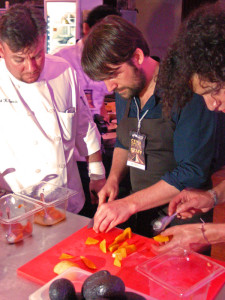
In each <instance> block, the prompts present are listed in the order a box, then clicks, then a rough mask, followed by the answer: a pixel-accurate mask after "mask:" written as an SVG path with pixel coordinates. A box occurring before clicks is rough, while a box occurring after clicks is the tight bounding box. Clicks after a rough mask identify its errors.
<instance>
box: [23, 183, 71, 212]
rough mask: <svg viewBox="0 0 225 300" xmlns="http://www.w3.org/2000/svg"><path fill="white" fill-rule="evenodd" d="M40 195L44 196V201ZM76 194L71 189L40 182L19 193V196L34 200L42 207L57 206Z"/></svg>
mask: <svg viewBox="0 0 225 300" xmlns="http://www.w3.org/2000/svg"><path fill="white" fill-rule="evenodd" d="M41 194H43V195H44V201H42V199H41ZM76 194H77V192H76V191H74V190H72V189H69V188H65V187H59V186H57V185H55V184H52V183H49V182H47V181H40V182H39V183H38V184H35V185H32V186H30V187H28V188H25V189H23V190H22V191H21V192H20V195H22V196H24V197H26V198H29V199H31V200H35V202H38V203H39V204H40V205H42V206H43V205H44V206H53V205H54V206H57V205H59V204H60V203H63V202H65V201H66V200H67V199H69V198H70V197H71V196H74V195H76Z"/></svg>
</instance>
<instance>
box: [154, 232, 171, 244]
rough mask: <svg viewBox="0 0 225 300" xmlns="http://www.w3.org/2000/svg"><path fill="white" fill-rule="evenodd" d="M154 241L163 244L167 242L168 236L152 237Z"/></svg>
mask: <svg viewBox="0 0 225 300" xmlns="http://www.w3.org/2000/svg"><path fill="white" fill-rule="evenodd" d="M153 239H154V241H156V242H159V243H163V242H168V241H169V240H170V239H169V237H168V236H163V235H160V234H159V235H156V236H154V237H153Z"/></svg>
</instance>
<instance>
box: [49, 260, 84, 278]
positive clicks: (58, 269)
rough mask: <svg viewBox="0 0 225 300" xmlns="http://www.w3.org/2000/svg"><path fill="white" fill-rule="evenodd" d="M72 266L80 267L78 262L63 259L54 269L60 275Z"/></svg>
mask: <svg viewBox="0 0 225 300" xmlns="http://www.w3.org/2000/svg"><path fill="white" fill-rule="evenodd" d="M71 267H78V268H79V266H78V265H77V264H76V263H74V262H72V261H70V260H62V261H60V262H59V263H57V264H56V265H55V266H54V269H53V271H54V272H55V273H56V274H58V275H59V274H61V273H63V272H64V271H66V270H67V269H69V268H71Z"/></svg>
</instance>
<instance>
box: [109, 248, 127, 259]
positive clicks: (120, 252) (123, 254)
mask: <svg viewBox="0 0 225 300" xmlns="http://www.w3.org/2000/svg"><path fill="white" fill-rule="evenodd" d="M118 254H121V257H122V258H125V257H127V251H126V248H119V249H117V250H116V251H114V252H113V254H112V257H116V256H117V255H118Z"/></svg>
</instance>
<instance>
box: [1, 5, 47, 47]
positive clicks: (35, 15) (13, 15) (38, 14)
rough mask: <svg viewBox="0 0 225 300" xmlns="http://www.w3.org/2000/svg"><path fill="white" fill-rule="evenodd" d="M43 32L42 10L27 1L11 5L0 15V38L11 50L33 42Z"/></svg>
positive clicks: (28, 45) (44, 28) (44, 29)
mask: <svg viewBox="0 0 225 300" xmlns="http://www.w3.org/2000/svg"><path fill="white" fill-rule="evenodd" d="M45 32H46V22H45V20H44V16H43V12H42V11H41V10H40V9H39V8H37V7H35V6H33V5H31V4H29V3H27V2H25V3H24V4H15V5H12V6H11V7H10V8H9V9H8V10H6V12H5V13H4V14H3V15H1V17H0V40H1V41H4V42H6V43H7V44H8V46H9V48H10V49H11V50H12V51H13V52H18V51H19V50H21V49H24V48H27V47H30V46H31V45H33V44H35V43H36V41H37V40H38V38H39V37H40V36H41V35H44V34H45Z"/></svg>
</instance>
